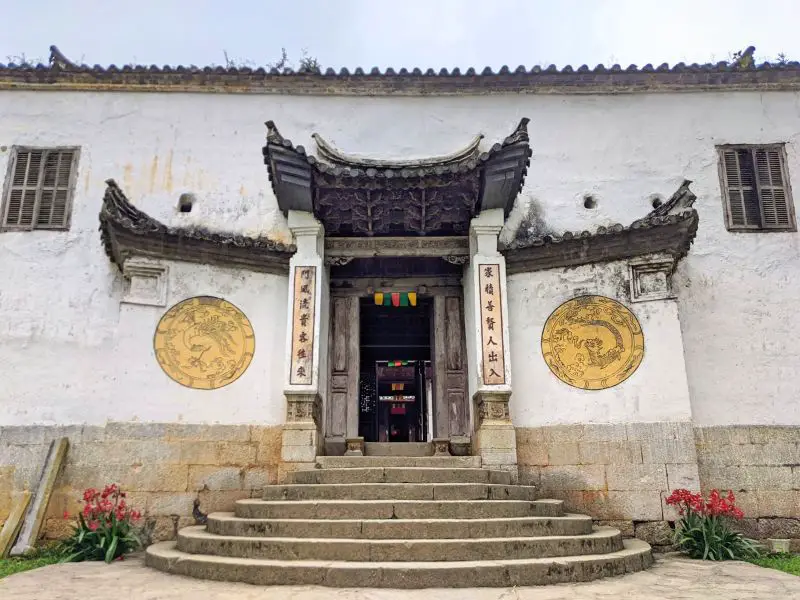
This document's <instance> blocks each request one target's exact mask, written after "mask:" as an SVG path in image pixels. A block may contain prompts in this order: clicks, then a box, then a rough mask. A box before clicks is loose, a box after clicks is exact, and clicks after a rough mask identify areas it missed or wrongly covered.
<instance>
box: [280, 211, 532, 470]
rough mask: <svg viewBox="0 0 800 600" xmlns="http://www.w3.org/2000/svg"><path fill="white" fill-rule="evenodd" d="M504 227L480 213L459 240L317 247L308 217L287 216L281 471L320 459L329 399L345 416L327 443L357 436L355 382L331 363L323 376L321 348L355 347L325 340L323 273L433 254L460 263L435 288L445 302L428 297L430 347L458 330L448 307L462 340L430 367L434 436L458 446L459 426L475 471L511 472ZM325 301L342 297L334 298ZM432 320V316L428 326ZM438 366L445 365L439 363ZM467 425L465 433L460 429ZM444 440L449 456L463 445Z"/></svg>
mask: <svg viewBox="0 0 800 600" xmlns="http://www.w3.org/2000/svg"><path fill="white" fill-rule="evenodd" d="M504 220H505V219H504V214H503V210H502V209H491V210H485V211H483V212H482V213H481V214H480V215H478V216H477V217H475V218H473V219H472V222H471V224H470V230H469V238H468V239H466V238H456V237H448V238H422V237H404V238H356V239H344V238H329V239H325V234H324V228H323V227H322V224H321V223H320V222H319V221H318V220H317V219H315V218H314V216H313V215H312V214H311V213H310V212H304V211H293V210H290V211H289V213H288V225H289V229H290V231H291V232H292V235H293V237H294V240H295V244H296V246H297V252H296V253H295V255H294V256H293V257H292V258H291V260H290V264H289V290H288V306H289V311H288V323H287V337H286V363H285V364H286V371H285V372H286V383H285V385H284V393H285V397H286V403H287V405H286V406H287V409H286V424H285V426H284V433H283V441H282V452H281V455H282V459H283V461H284V470H292V469H298V468H310V467H313V464H314V460H315V457H316V456H317V455H319V454H320V453H321V452H322V451H324V446H325V443H324V437H325V435H324V432H326V431H328V429H327V426H326V422H327V419H328V418H329V415H330V412H329V411H328V410H327V406H328V404H329V403H328V402H327V400H328V399H332V398H333V394H334V393H336V394H343V395H340V396H339V397H338V398H339V400H338V401H337V402H340V401H341V400H342V399H345V400H344V402H345V410H344V415H345V418H344V420H343V421H341V420H340V421H339V422H338V426H339V429H340V430H342V431H337V432H336V436H335V437H337V438H341V437H344V441H345V442H346V440H347V438H348V437H349V436H350V435H351V433H352V434H354V437H357V433H358V412H357V410H358V389H357V387H356V389H355V390H352V389H351V388H352V386H353V384H352V381H354V380H355V381H357V378H349V376H348V374H349V373H351V371H350V369H351V367H350V366H349V363H348V364H344V363H343V362H342V361H341V360H339V362H338V363H336V364H335V365H332V366H331V370H330V371H329V368H328V361H329V360H331V361H333V357H332V356H331V346H330V345H329V344H337V343H338V344H339V348H340V349H342V348H346V347H347V346H349V347H350V348H353V344H357V343H358V342H357V340H356V341H355V342H352V343H350V340H349V339H348V340H347V343H345V346H344V347H342V346H341V343H342V342H337V341H336V339H335V338H334V339H333V340H331V329H332V323H331V317H333V318H334V319H336V318H337V316H336V315H331V314H330V311H331V310H332V309H333V310H337V311H338V310H339V308H338V307H336V305H335V303H332V302H331V294H330V265H331V264H340V265H341V264H347V263H348V262H349V261H351V260H353V259H354V258H357V257H360V256H362V257H368V256H406V257H407V256H429V257H430V256H434V257H439V258H442V259H443V260H446V261H447V262H450V263H452V264H461V265H465V268H464V275H463V279H462V281H461V282H460V284H461V285H460V286H459V283H456V282H452V283H451V282H445V284H444V285H443V287H444V288H447V287H448V286H450V285H455V286H459V287H460V290H459V291H458V292H457V294H456V295H448V294H447V292H445V293H443V294H441V295H439V294H432V295H434V322H435V323H436V325H435V326H436V328H437V333H436V336H437V337H438V338H439V339H440V340H441V343H435V346H438V347H439V348H443V347H446V345H447V340H448V338H449V339H450V340H451V341H452V340H453V339H456V338H461V337H462V335H460V332H459V335H456V334H455V332H456V331H457V330H458V328H459V327H458V323H459V322H460V321H461V318H460V317H459V318H457V319H455V320H454V319H453V318H450V319H449V321H448V317H447V314H448V308H454V307H455V306H456V304H458V305H459V307H460V308H461V309H462V314H463V324H464V334H463V337H465V338H466V340H465V343H464V344H463V345H462V346H461V351H462V354H461V358H459V357H458V351H457V350H456V348H457V346H458V345H457V344H455V343H454V344H451V348H452V349H453V352H452V353H451V354H450V355H448V356H446V357H445V360H438V361H437V360H436V358H437V357H436V356H434V361H435V363H436V362H439V363H440V364H443V365H446V368H447V371H446V372H445V373H444V375H443V376H442V375H440V376H439V377H437V386H439V385H443V386H444V387H443V388H439V387H437V393H436V397H437V398H445V397H447V396H448V395H450V397H451V399H450V401H449V402H450V406H447V407H446V408H447V411H448V413H447V414H448V416H447V418H445V416H444V411H443V410H442V411H440V412H438V413H437V414H439V424H440V427H441V429H440V428H438V427H437V429H436V434H439V433H440V432H441V433H444V432H445V431H446V432H447V437H450V438H458V437H459V436H460V434H461V431H462V429H464V427H462V425H463V426H465V427H466V429H465V430H464V435H463V437H464V438H466V437H467V436H470V435H471V444H470V448H471V452H472V453H473V454H479V455H480V456H481V458H482V464H483V465H484V466H487V467H492V468H501V469H507V470H511V471H513V472H516V465H517V451H516V435H515V431H514V427H513V424H512V423H511V417H510V411H509V407H508V404H509V400H510V398H511V361H510V354H509V352H510V347H509V339H508V300H507V296H506V291H507V288H506V267H505V258H504V257H503V256H502V255H501V254H500V252H499V251H498V236H499V233H500V230H501V229H502V227H503V224H504ZM438 285H442V284H441V283H439V284H438ZM435 287H436V286H434V285H431V290H430V291H434V288H435ZM365 291H366V290H365ZM430 291H429V292H428V293H429V294H430ZM358 293H359V294H361V292H358ZM333 297H334V298H336V297H342V298H345V297H346V296H339V295H338V293H337V294H334V296H333ZM436 298H440V300H436ZM448 303H449V306H448ZM345 304H347V302H346V301H342V315H346V319H345V318H344V316H342V317H338V318H339V321H340V322H342V320H343V319H344V322H348V323H352V322H353V318H354V317H353V311H354V309H353V308H352V305H349V304H348V305H347V307H346V310H345ZM437 305H438V309H437ZM439 315H442V318H437V317H438V316H439ZM356 320H357V317H356ZM448 323H449V325H448ZM334 327H335V325H334ZM448 327H449V331H450V333H449V334H448ZM309 340H310V341H309ZM356 348H357V346H356ZM356 351H357V350H356ZM434 351H435V352H436V349H435V348H434ZM451 356H452V357H455V358H451ZM464 357H465V360H464ZM447 359H450V362H449V363H448V360H447ZM461 364H464V365H465V369H463V371H465V379H466V386H465V388H466V395H465V400H464V402H463V403H461V405H462V406H464V407H465V408H464V409H463V410H462V409H460V408H459V409H458V410H457V411H456V412H455V413H451V411H450V408H451V407H452V405H453V401H452V393H451V391H452V390H453V389H455V388H456V387H458V386H450V385H449V384H448V377H450V376H451V375H452V374H453V373H456V372H458V371H460V370H462V369H460V368H455V367H458V366H460V365H461ZM340 367H341V369H340ZM450 367H453V368H452V369H451V368H450ZM356 368H357V366H356ZM329 373H330V375H329ZM333 374H344V375H345V381H346V383H345V384H344V385H342V381H341V380H336V381H334V377H333ZM450 379H452V377H450ZM355 385H356V386H357V385H358V384H357V383H356V384H355ZM440 390H441V391H440ZM469 398H471V402H470V401H469V400H468V399H469ZM347 402H350V403H351V404H352V403H355V410H350V411H349V412H348V410H347ZM335 404H336V403H334V402H332V403H331V405H335ZM457 404H458V403H457ZM323 407H325V408H323ZM445 423H447V428H446V429H445ZM454 423H455V426H454V425H453V424H454ZM470 423H472V431H470V429H469V427H470ZM435 427H436V426H435ZM454 429H455V431H454ZM332 431H333V430H332ZM342 434H343V436H342ZM331 437H334V436H331ZM451 441H455V442H456V443H455V446H456V448H458V446H459V443H462V444H463V440H458V439H454V440H451ZM342 449H344V448H342Z"/></svg>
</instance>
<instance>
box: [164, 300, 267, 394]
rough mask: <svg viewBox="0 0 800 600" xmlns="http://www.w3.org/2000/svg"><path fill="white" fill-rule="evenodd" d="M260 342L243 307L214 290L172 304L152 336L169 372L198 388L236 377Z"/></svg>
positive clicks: (225, 383) (230, 380) (188, 384)
mask: <svg viewBox="0 0 800 600" xmlns="http://www.w3.org/2000/svg"><path fill="white" fill-rule="evenodd" d="M255 347H256V338H255V335H254V334H253V327H252V326H251V325H250V321H248V320H247V317H246V316H245V315H244V313H243V312H242V311H240V310H239V309H238V308H236V307H235V306H234V305H233V304H231V303H230V302H227V301H226V300H223V299H221V298H214V297H212V296H198V297H196V298H189V299H188V300H184V301H182V302H179V303H178V304H176V305H175V306H173V307H172V308H170V309H169V310H168V311H167V312H166V313H165V314H164V316H163V317H161V320H160V321H159V322H158V327H157V328H156V334H155V336H154V338H153V348H154V349H155V352H156V359H157V360H158V364H159V365H161V368H162V369H164V372H165V373H166V374H167V375H169V376H170V377H171V378H172V379H174V380H175V381H177V382H178V383H180V384H181V385H185V386H186V387H190V388H195V389H198V390H214V389H217V388H221V387H223V386H226V385H228V384H229V383H233V382H234V381H236V380H237V379H238V378H239V377H240V376H241V375H242V373H244V372H245V371H246V370H247V367H248V366H250V361H252V360H253V352H254V351H255Z"/></svg>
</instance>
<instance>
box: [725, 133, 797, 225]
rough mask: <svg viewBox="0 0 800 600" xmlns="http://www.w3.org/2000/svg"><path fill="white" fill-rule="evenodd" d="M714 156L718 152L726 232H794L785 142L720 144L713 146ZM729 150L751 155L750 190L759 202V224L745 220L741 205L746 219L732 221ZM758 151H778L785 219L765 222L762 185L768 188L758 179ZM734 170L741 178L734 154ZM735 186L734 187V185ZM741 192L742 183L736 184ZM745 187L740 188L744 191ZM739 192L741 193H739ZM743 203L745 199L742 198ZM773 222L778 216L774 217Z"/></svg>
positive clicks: (795, 221) (793, 214) (793, 211)
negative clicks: (751, 176) (727, 160)
mask: <svg viewBox="0 0 800 600" xmlns="http://www.w3.org/2000/svg"><path fill="white" fill-rule="evenodd" d="M716 149H717V155H718V171H719V180H720V189H721V192H722V205H723V209H724V212H725V227H726V229H727V230H728V231H731V232H737V233H739V232H744V233H747V232H750V233H764V232H772V231H774V232H793V231H797V220H796V217H795V209H794V200H793V198H792V187H791V178H790V176H789V168H788V160H787V156H786V144H785V143H784V142H778V143H771V144H721V145H718V146H717V147H716ZM732 151H746V152H748V153H749V154H750V160H752V161H753V164H752V168H753V178H754V182H753V186H752V187H753V188H754V189H753V191H754V192H755V196H756V197H755V201H756V202H757V205H758V210H759V217H758V223H748V222H747V221H748V218H747V214H746V212H747V209H746V208H745V207H744V206H743V207H742V212H743V213H744V221H745V222H743V223H742V222H734V214H733V211H732V209H731V200H732V198H731V186H730V185H729V183H728V169H727V163H726V153H729V152H732ZM757 151H762V152H777V156H778V161H779V168H780V174H781V179H782V186H780V187H781V188H782V189H783V192H784V196H785V204H786V207H785V213H786V222H784V223H777V222H776V223H765V221H767V220H768V219H766V218H765V214H764V199H763V194H762V191H763V188H764V187H769V186H766V184H761V183H760V181H759V179H758V166H757V164H756V162H755V161H756V159H755V153H756V152H757ZM736 160H737V170H738V175H737V176H738V178H739V181H741V166H740V165H739V163H738V161H739V158H738V157H737V159H736ZM734 187H737V186H734ZM738 187H739V190H735V191H740V190H741V188H742V187H744V186H738ZM772 187H778V186H772ZM743 191H744V190H741V192H743ZM741 192H740V193H741ZM742 201H743V202H744V199H743V198H742ZM775 220H776V221H777V220H778V219H777V216H776V219H775Z"/></svg>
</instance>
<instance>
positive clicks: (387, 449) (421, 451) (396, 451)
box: [364, 442, 433, 457]
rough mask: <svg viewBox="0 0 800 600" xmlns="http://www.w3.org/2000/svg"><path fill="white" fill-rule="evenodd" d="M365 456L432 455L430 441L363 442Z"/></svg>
mask: <svg viewBox="0 0 800 600" xmlns="http://www.w3.org/2000/svg"><path fill="white" fill-rule="evenodd" d="M364 454H365V455H366V456H403V457H407V456H433V444H431V443H430V442H365V443H364Z"/></svg>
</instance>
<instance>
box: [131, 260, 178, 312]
mask: <svg viewBox="0 0 800 600" xmlns="http://www.w3.org/2000/svg"><path fill="white" fill-rule="evenodd" d="M122 275H123V277H125V279H126V280H127V287H126V290H125V295H124V296H123V297H122V302H124V303H126V304H144V305H148V306H166V305H167V282H168V276H169V267H168V266H167V265H165V264H163V263H161V262H159V261H153V260H148V259H146V258H129V259H128V260H126V261H125V265H124V266H123V268H122Z"/></svg>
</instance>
